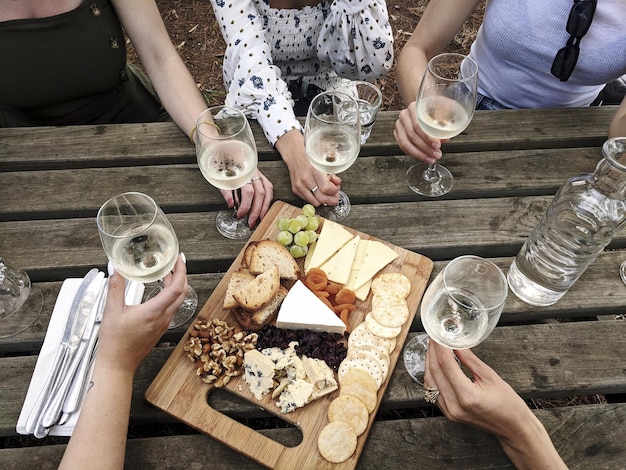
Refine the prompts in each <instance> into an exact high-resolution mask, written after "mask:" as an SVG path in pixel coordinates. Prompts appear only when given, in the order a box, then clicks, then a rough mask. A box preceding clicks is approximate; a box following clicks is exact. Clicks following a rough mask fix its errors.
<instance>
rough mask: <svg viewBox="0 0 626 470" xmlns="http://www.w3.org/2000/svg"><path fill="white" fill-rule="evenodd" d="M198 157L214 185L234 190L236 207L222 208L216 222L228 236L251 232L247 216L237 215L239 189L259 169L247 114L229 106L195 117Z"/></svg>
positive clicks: (235, 237)
mask: <svg viewBox="0 0 626 470" xmlns="http://www.w3.org/2000/svg"><path fill="white" fill-rule="evenodd" d="M196 130H197V132H196V135H195V142H196V157H197V159H198V167H199V168H200V171H201V172H202V176H204V178H205V179H206V180H207V181H208V182H209V183H211V185H213V186H214V187H216V188H218V189H222V190H231V191H233V199H234V200H235V209H234V211H232V210H224V211H220V212H218V214H217V217H216V220H215V224H216V227H217V230H218V231H219V232H220V233H221V234H222V235H223V236H225V237H226V238H230V239H233V240H241V239H246V238H249V237H250V235H251V234H252V230H250V228H249V225H248V218H247V217H244V218H242V219H237V217H236V212H237V205H238V202H239V195H238V192H237V190H238V189H239V188H241V187H242V186H243V185H244V184H246V183H247V182H249V181H250V180H251V178H252V176H253V175H254V173H255V172H256V169H257V161H258V156H257V151H256V144H255V142H254V135H253V134H252V129H250V124H249V123H248V120H247V119H246V116H245V115H244V114H243V112H241V111H240V110H238V109H236V108H231V107H229V106H214V107H212V108H208V109H207V110H205V111H204V112H203V113H202V114H201V115H200V116H199V117H198V119H197V121H196Z"/></svg>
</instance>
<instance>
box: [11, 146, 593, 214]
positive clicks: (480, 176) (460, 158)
mask: <svg viewBox="0 0 626 470" xmlns="http://www.w3.org/2000/svg"><path fill="white" fill-rule="evenodd" d="M601 158H602V154H601V151H600V148H598V147H589V148H576V149H568V150H559V149H557V150H554V149H544V150H528V151H515V150H511V151H497V152H474V153H451V154H446V155H445V157H444V163H445V165H446V167H447V168H449V169H450V171H452V173H453V175H454V177H455V185H454V188H453V190H452V192H451V193H449V194H448V195H446V196H445V197H444V198H442V200H445V199H466V198H467V199H474V198H485V197H506V196H508V197H511V196H528V195H552V194H554V193H555V192H556V190H557V189H558V188H559V187H560V186H561V184H562V183H563V182H564V181H565V179H567V177H569V176H573V175H575V174H578V173H589V172H592V171H593V169H594V168H595V165H596V164H597V162H598V161H599V160H600V159H601ZM413 163H415V160H414V159H412V158H410V157H407V156H401V157H400V156H386V157H380V156H377V157H360V158H358V159H357V161H356V162H355V164H354V165H353V166H352V168H350V169H349V170H348V171H346V172H345V173H342V174H341V177H342V179H343V183H342V187H343V189H344V190H345V191H346V192H347V193H348V194H349V196H350V198H351V200H352V201H353V203H355V204H372V203H381V202H407V201H414V200H422V199H425V198H423V197H421V196H418V195H416V194H415V193H413V192H412V191H411V190H410V189H409V187H408V185H407V184H406V176H405V173H406V170H407V169H408V168H409V167H410V166H411V165H412V164H413ZM260 168H261V170H262V171H263V173H264V174H265V175H266V176H267V177H268V178H269V179H270V180H271V181H272V183H273V185H274V198H275V199H280V200H283V201H287V202H290V203H292V204H294V205H301V204H303V201H302V200H300V199H299V198H297V197H296V196H295V195H294V194H293V193H292V191H291V182H290V180H289V173H288V171H287V167H286V165H284V164H283V163H282V162H277V161H273V162H262V163H261V164H260ZM381 179H384V180H385V184H384V185H381V184H380V181H381ZM15 188H19V191H17V190H15ZM59 188H63V190H62V191H60V190H59ZM373 188H375V190H372V189H373ZM126 191H140V192H144V193H146V194H150V195H151V196H152V197H153V198H155V200H156V201H157V202H158V203H159V204H160V205H161V206H162V208H163V209H164V210H165V211H166V212H183V211H184V212H199V211H205V210H219V209H221V208H223V207H224V200H223V198H222V196H221V194H220V193H219V191H217V189H215V188H213V187H212V186H211V185H210V184H209V183H207V181H206V180H205V179H204V178H203V177H202V174H201V173H200V171H199V170H198V167H197V165H195V164H193V165H168V166H145V167H130V168H128V167H114V168H87V169H74V170H48V171H19V172H4V173H2V172H0V200H2V205H1V207H0V220H27V219H29V218H32V219H42V218H60V217H95V214H96V212H97V210H98V208H99V207H100V205H101V204H102V203H103V202H104V201H106V200H107V199H108V198H109V197H111V196H113V195H115V194H120V193H123V192H126Z"/></svg>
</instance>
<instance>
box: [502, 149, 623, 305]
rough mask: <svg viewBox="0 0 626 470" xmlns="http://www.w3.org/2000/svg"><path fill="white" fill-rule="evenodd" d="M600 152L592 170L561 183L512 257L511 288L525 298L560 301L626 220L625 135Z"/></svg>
mask: <svg viewBox="0 0 626 470" xmlns="http://www.w3.org/2000/svg"><path fill="white" fill-rule="evenodd" d="M602 153H603V156H604V158H603V159H602V160H601V161H600V162H599V163H598V165H597V166H596V169H595V171H594V173H593V174H581V175H578V176H574V177H572V178H570V179H569V180H567V181H566V182H565V183H564V184H563V186H561V188H560V189H559V190H558V192H557V193H556V195H555V196H554V198H553V200H552V202H551V204H550V206H549V207H548V209H547V211H546V212H545V214H544V215H543V216H542V218H541V220H540V221H539V223H538V224H537V226H536V227H535V228H534V230H533V231H532V233H531V234H530V236H529V237H528V239H527V240H526V242H525V243H524V245H523V246H522V249H521V250H520V252H519V253H518V255H517V257H516V258H515V260H514V261H513V263H512V265H511V267H510V269H509V272H508V274H507V279H508V282H509V287H510V288H511V290H512V291H513V293H514V294H515V295H516V296H517V297H519V298H520V299H521V300H523V301H524V302H526V303H528V304H531V305H537V306H547V305H552V304H554V303H556V302H557V301H558V300H559V299H560V298H561V297H563V295H565V293H566V292H567V291H568V290H569V289H570V288H571V287H572V285H573V284H574V283H575V282H576V281H577V280H578V278H579V277H580V276H581V275H582V274H583V273H584V272H585V270H586V269H587V268H588V267H589V265H590V264H591V263H593V261H594V260H595V259H596V257H597V256H598V255H599V254H600V252H601V251H602V250H603V249H604V247H606V246H607V245H608V244H609V243H610V242H611V240H612V239H613V237H614V236H615V234H616V233H617V232H618V231H619V230H620V229H621V228H622V227H623V225H624V223H625V222H626V137H616V138H614V139H609V140H607V141H606V142H605V143H604V145H603V147H602Z"/></svg>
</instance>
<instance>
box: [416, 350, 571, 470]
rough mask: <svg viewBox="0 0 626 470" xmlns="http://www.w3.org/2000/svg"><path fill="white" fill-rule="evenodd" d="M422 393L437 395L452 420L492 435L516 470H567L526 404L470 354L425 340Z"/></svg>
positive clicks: (440, 405) (442, 407)
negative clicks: (435, 393) (435, 391)
mask: <svg viewBox="0 0 626 470" xmlns="http://www.w3.org/2000/svg"><path fill="white" fill-rule="evenodd" d="M455 356H456V358H458V360H459V361H460V362H461V363H462V364H463V365H464V366H465V367H466V368H467V370H468V371H469V372H470V374H471V377H472V378H470V377H468V376H466V375H465V373H464V372H463V370H462V369H461V368H460V367H459V365H458V364H457V362H456V359H455ZM424 388H425V389H427V390H428V389H429V388H431V389H432V388H436V389H438V390H439V396H438V398H437V406H438V407H439V409H440V410H441V411H442V412H443V414H444V415H446V417H447V418H448V419H450V420H451V421H455V422H458V423H464V424H469V425H471V426H475V427H477V428H480V429H482V430H484V431H487V432H489V433H491V434H494V435H495V436H496V437H497V438H498V440H499V441H500V444H501V445H502V448H503V450H504V452H505V453H506V454H507V455H508V457H509V458H510V459H511V461H512V462H513V463H514V464H515V466H516V468H519V469H526V468H528V469H532V468H546V469H553V468H554V469H564V468H567V467H566V466H565V464H564V463H563V461H562V460H561V458H560V457H559V454H558V452H557V451H556V449H555V448H554V445H553V444H552V441H551V440H550V436H549V435H548V433H547V432H546V430H545V428H544V427H543V425H542V424H541V422H540V421H539V420H538V419H537V418H536V417H535V415H534V414H533V413H532V411H531V410H530V408H528V406H527V405H526V403H525V402H524V400H522V398H521V397H520V396H519V395H518V394H517V393H515V390H513V388H511V386H510V385H509V384H508V383H506V382H505V381H504V380H502V378H501V377H500V376H499V375H498V374H497V373H496V372H495V371H494V370H493V369H492V368H491V367H489V366H488V365H487V364H485V363H484V362H483V361H481V360H480V359H479V358H478V357H477V356H476V355H475V354H474V353H473V352H472V351H471V350H469V349H463V350H457V351H452V350H451V349H448V348H446V347H443V346H440V345H439V344H437V343H436V342H435V341H432V340H431V341H429V344H428V351H427V353H426V372H425V375H424Z"/></svg>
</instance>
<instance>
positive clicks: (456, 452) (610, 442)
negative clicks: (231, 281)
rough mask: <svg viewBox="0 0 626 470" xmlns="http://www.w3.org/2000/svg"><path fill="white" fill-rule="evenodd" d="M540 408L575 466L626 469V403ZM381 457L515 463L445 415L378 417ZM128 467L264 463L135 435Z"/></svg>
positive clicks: (368, 449)
mask: <svg viewBox="0 0 626 470" xmlns="http://www.w3.org/2000/svg"><path fill="white" fill-rule="evenodd" d="M534 413H535V415H536V416H537V417H538V418H539V420H540V421H541V422H542V423H543V424H544V426H545V427H546V429H547V431H548V433H549V434H550V437H551V439H552V441H553V442H554V444H555V446H556V448H557V450H558V451H559V454H560V455H561V457H562V458H563V460H564V461H565V463H566V464H567V466H568V467H569V468H570V469H572V470H575V469H585V470H586V469H589V468H594V469H608V470H614V469H618V468H623V463H624V459H625V458H626V457H625V453H626V448H625V444H624V441H623V439H622V436H623V431H625V430H626V429H625V428H624V422H625V420H626V404H608V405H590V406H573V407H563V408H556V409H551V410H535V411H534ZM259 432H261V433H262V434H264V435H266V436H268V437H270V438H272V439H274V440H277V441H279V442H286V443H290V442H291V443H292V445H295V444H296V443H297V442H298V441H297V439H298V436H297V434H298V433H297V431H293V430H289V429H271V430H261V431H259ZM190 449H193V451H190ZM390 449H392V452H391V453H390ZM64 450H65V445H64V444H57V445H48V446H40V447H23V448H17V449H2V450H0V460H1V461H2V462H3V465H4V468H7V469H21V468H24V469H27V468H28V469H30V468H42V469H46V468H51V469H52V468H56V466H57V465H58V462H60V460H61V457H62V455H63V452H64ZM186 450H188V451H186ZM381 462H385V468H389V469H406V468H420V469H422V468H423V469H426V468H438V469H451V470H462V469H474V470H475V469H487V468H489V469H493V468H505V469H513V468H514V467H513V465H512V464H511V462H510V460H509V459H508V458H507V457H506V455H505V454H504V452H502V449H501V447H500V445H499V444H498V442H497V440H496V439H495V438H494V437H493V436H491V435H489V434H487V433H484V432H482V431H478V430H475V429H473V428H470V427H468V426H464V425H461V424H456V423H452V422H450V421H448V420H447V419H446V418H443V417H435V418H414V419H403V420H391V421H376V422H375V423H374V426H373V427H372V430H371V432H370V435H369V438H368V441H367V443H366V445H365V449H364V451H363V454H362V456H361V459H360V460H359V463H358V465H357V468H358V469H362V470H366V469H376V470H378V469H380V468H381ZM125 467H126V468H151V469H171V468H208V467H210V468H212V469H238V470H239V469H260V468H262V467H260V466H259V465H257V464H256V463H254V462H252V461H251V460H249V459H247V458H246V457H244V456H242V455H241V454H239V453H237V452H235V451H234V450H232V449H229V448H227V447H225V446H223V445H221V444H220V443H218V442H217V441H214V440H213V439H211V438H209V437H207V436H204V435H200V434H189V435H170V436H165V437H154V438H142V439H132V438H131V439H130V440H129V441H128V445H127V451H126V465H125Z"/></svg>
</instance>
